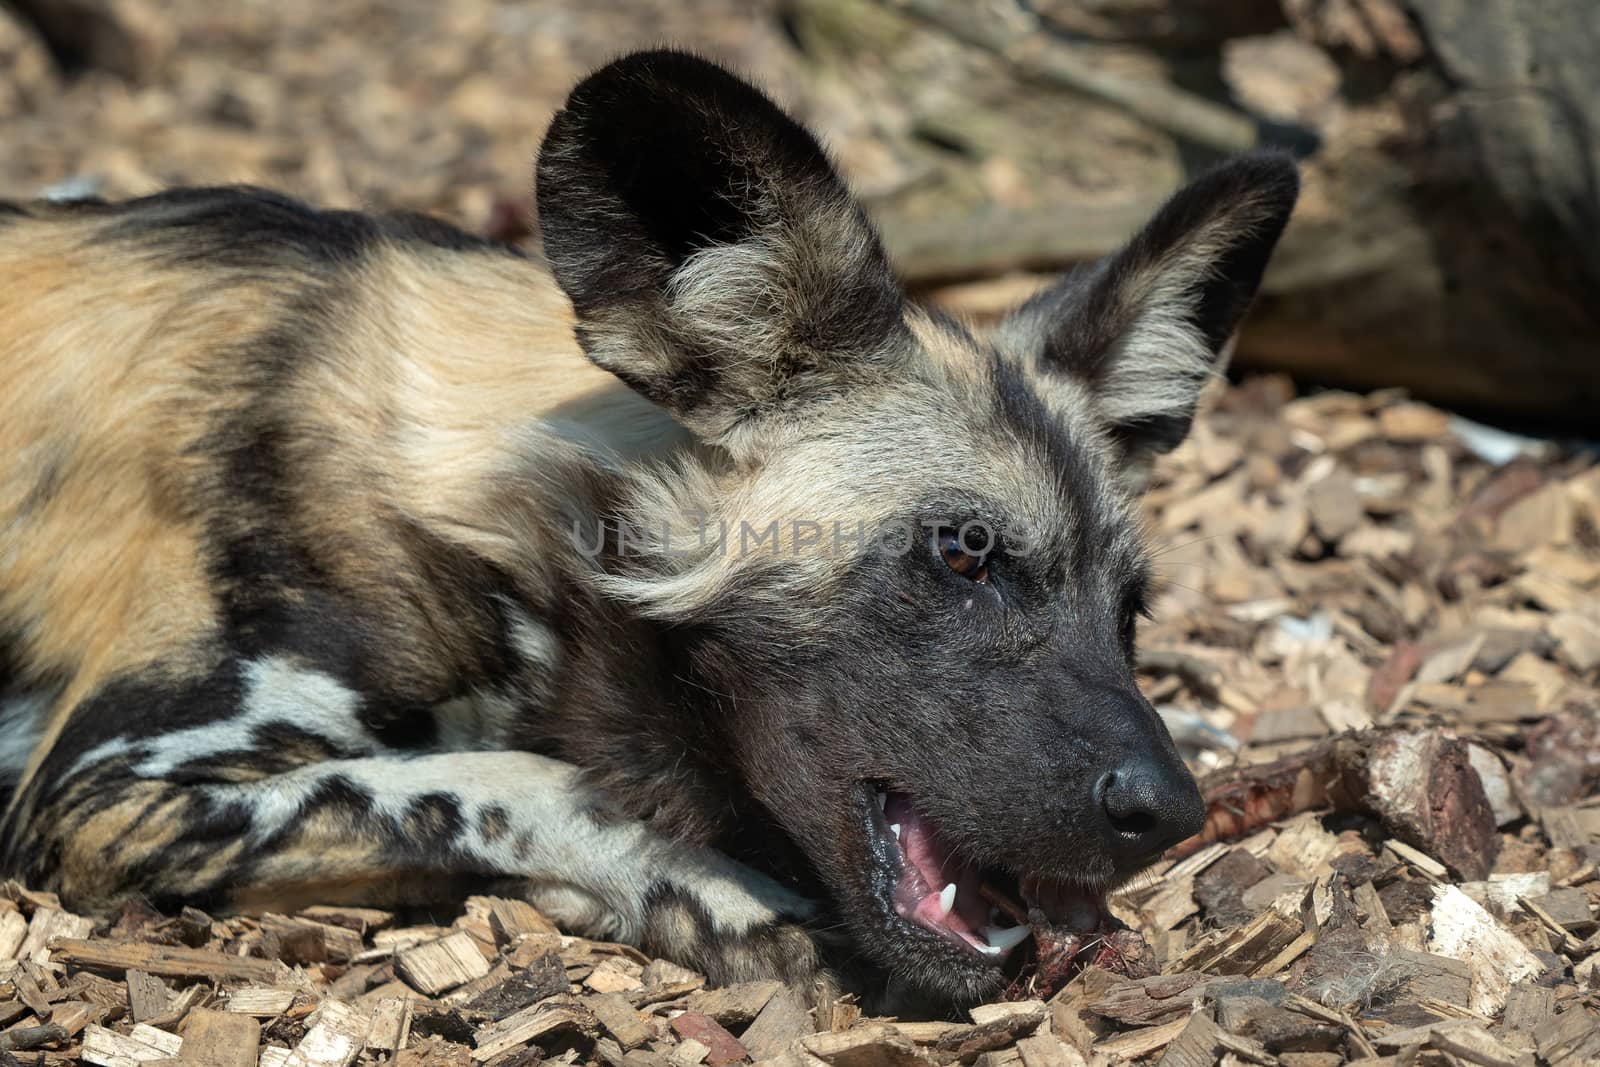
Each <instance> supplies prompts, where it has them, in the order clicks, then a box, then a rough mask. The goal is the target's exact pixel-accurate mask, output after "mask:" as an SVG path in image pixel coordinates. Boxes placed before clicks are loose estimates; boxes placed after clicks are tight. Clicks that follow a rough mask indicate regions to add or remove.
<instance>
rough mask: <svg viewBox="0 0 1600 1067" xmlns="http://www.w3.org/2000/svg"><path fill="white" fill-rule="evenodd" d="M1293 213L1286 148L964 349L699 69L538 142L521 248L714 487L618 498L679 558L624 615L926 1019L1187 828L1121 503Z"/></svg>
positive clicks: (873, 243)
mask: <svg viewBox="0 0 1600 1067" xmlns="http://www.w3.org/2000/svg"><path fill="white" fill-rule="evenodd" d="M1296 190H1297V180H1296V175H1295V169H1294V167H1293V165H1292V164H1291V163H1290V162H1289V161H1288V160H1286V159H1285V158H1283V157H1280V156H1277V155H1253V156H1247V157H1244V158H1242V159H1238V160H1236V161H1234V162H1232V163H1229V164H1226V165H1224V166H1222V167H1220V168H1218V169H1217V170H1215V171H1212V172H1211V173H1209V174H1207V175H1206V176H1204V177H1202V178H1200V179H1199V180H1198V181H1196V182H1195V183H1194V184H1192V185H1190V186H1189V187H1188V188H1186V189H1184V190H1183V191H1181V192H1179V193H1178V194H1177V195H1176V196H1175V197H1174V198H1173V199H1172V200H1171V201H1170V202H1169V203H1168V204H1167V205H1166V206H1165V207H1164V208H1162V210H1161V211H1160V212H1159V213H1158V214H1157V215H1156V217H1155V218H1154V219H1153V220H1152V221H1151V222H1150V224H1149V225H1148V226H1147V227H1146V228H1145V229H1144V230H1143V232H1141V233H1140V234H1139V235H1138V236H1137V237H1135V238H1134V239H1133V240H1132V241H1131V242H1130V243H1129V244H1128V246H1127V247H1126V248H1124V249H1122V250H1121V251H1120V252H1118V253H1116V254H1115V255H1113V256H1111V257H1109V258H1107V259H1106V260H1105V261H1103V262H1101V263H1099V264H1097V265H1095V266H1093V267H1092V268H1089V269H1086V270H1083V271H1081V272H1078V273H1076V274H1074V275H1072V276H1071V277H1069V278H1068V279H1066V280H1065V281H1063V282H1062V283H1061V284H1059V285H1058V286H1056V287H1055V288H1053V289H1051V290H1049V291H1047V292H1045V293H1043V294H1042V295H1040V296H1039V297H1037V298H1035V299H1033V300H1031V301H1029V302H1028V303H1027V304H1026V305H1025V306H1023V307H1022V308H1020V309H1019V310H1018V311H1016V312H1015V313H1014V314H1013V315H1011V316H1010V317H1009V318H1008V319H1007V320H1006V321H1005V322H1004V323H1003V324H1001V325H1000V326H999V327H998V328H997V329H995V330H993V331H988V332H982V333H979V332H975V331H973V330H970V329H968V328H965V327H963V326H962V325H960V324H959V323H956V322H953V321H950V320H949V319H947V318H945V317H942V316H940V315H938V314H936V313H933V312H930V311H926V310H923V309H921V308H918V307H916V306H913V305H911V304H909V303H908V302H907V301H906V299H905V297H904V296H903V294H902V292H901V290H900V288H899V286H898V285H897V283H896V282H895V280H894V278H893V276H892V274H891V272H890V269H889V266H888V263H887V261H886V258H885V255H884V252H883V250H882V248H881V247H880V245H879V242H878V239H877V236H876V234H875V233H874V231H873V229H872V226H871V225H870V224H869V222H868V221H867V218H866V216H865V215H864V214H863V212H862V210H861V208H860V206H859V205H858V204H857V203H856V201H855V200H854V199H853V198H852V197H851V195H850V193H849V192H848V191H847V190H846V188H845V187H844V185H843V184H842V182H841V181H840V179H839V177H838V176H837V175H836V174H835V173H834V171H833V169H832V167H831V166H830V165H829V162H828V159H827V156H826V155H825V154H824V152H823V151H822V150H821V148H819V146H818V144H817V142H816V141H815V139H813V138H812V136H811V135H809V134H808V133H807V132H806V131H805V130H803V129H802V128H801V127H800V126H799V125H797V124H796V123H795V122H794V121H792V120H791V119H790V118H788V117H787V116H785V115H784V114H783V113H782V112H781V111H780V110H779V109H778V108H777V107H776V106H775V105H773V104H772V103H771V102H770V101H769V100H768V99H767V98H766V97H764V96H763V95H761V94H760V93H759V92H757V91H756V90H755V89H752V88H751V87H750V86H748V85H746V84H744V83H743V82H741V81H739V80H738V79H736V78H734V77H733V76H731V75H729V74H728V73H726V72H725V71H723V70H721V69H719V68H717V67H715V66H713V65H711V64H709V63H706V62H704V61H701V60H698V59H695V58H693V57H690V56H686V55H682V54H678V53H672V52H651V53H644V54H638V55H633V56H629V57H627V58H624V59H622V60H619V61H617V62H616V63H613V64H612V65H610V66H608V67H606V68H604V69H602V70H601V71H599V72H598V73H596V74H595V75H593V76H591V77H590V78H589V79H588V80H586V81H584V82H583V83H582V84H580V85H579V86H578V87H577V88H576V89H575V90H574V91H573V93H572V96H571V99H570V100H569V102H568V104H567V107H566V109H565V110H564V111H562V112H561V113H560V114H559V115H558V116H557V117H556V119H555V121H554V123H553V125H552V127H551V129H550V133H549V135H548V138H547V140H546V141H545V145H544V148H543V151H542V154H541V156H540V160H539V174H538V191H539V209H540V214H541V224H542V228H543V232H544V241H545V249H546V253H547V255H548V257H549V259H550V261H551V263H552V265H553V267H554V270H555V274H556V277H557V279H558V280H559V281H560V283H561V285H562V286H563V287H564V288H565V290H566V291H567V293H568V295H569V296H570V297H571V299H572V301H573V304H574V305H575V307H576V309H577V316H578V323H579V327H578V328H579V336H580V338H581V340H582V343H583V345H584V347H585V349H586V351H587V352H588V353H589V355H590V357H591V358H592V359H594V360H595V362H597V363H599V364H600V365H601V366H603V367H605V368H607V369H609V370H611V371H613V372H615V373H616V374H617V375H618V376H619V377H620V378H622V379H623V380H624V381H626V382H628V383H629V384H630V385H631V386H633V387H634V388H635V389H637V390H639V391H640V392H642V393H643V394H644V395H646V396H648V397H650V398H651V399H652V400H654V401H656V402H658V403H659V404H661V405H663V406H664V407H666V408H667V409H668V410H670V411H671V412H672V413H673V414H674V415H675V416H676V417H677V418H678V419H679V421H681V422H682V423H683V424H684V425H685V426H687V427H688V428H689V429H690V430H691V431H693V432H694V433H695V434H696V435H698V436H699V437H700V438H701V439H702V440H703V441H705V442H706V443H707V444H709V445H712V446H714V447H713V449H712V450H713V451H714V452H717V453H720V454H721V455H722V456H723V457H725V459H726V462H725V463H723V464H720V465H716V466H711V465H705V464H696V465H692V466H687V467H681V468H678V469H675V470H674V471H672V472H670V473H668V474H663V475H660V476H657V477H653V478H643V479H641V482H640V485H639V489H638V493H637V497H636V500H635V508H636V512H637V516H636V517H637V519H638V526H639V527H640V528H641V529H646V530H649V531H651V532H652V533H653V534H654V536H655V537H656V538H657V539H658V540H659V538H660V533H661V531H662V529H663V527H665V528H667V529H669V530H671V531H673V543H672V544H671V545H670V549H671V550H670V551H667V550H665V546H661V545H659V544H658V545H656V551H654V552H653V553H647V554H645V555H643V556H640V555H639V552H640V549H638V548H637V547H636V548H635V550H634V557H633V558H632V559H631V560H623V561H621V566H622V569H621V570H620V571H619V572H618V573H617V574H615V575H613V576H612V577H611V579H610V584H611V588H612V591H613V592H614V593H615V594H616V595H618V596H622V597H626V598H628V599H630V600H631V601H633V602H634V603H635V604H636V605H637V606H638V608H639V610H641V611H643V612H644V613H646V614H648V615H650V616H653V617H655V618H658V619H662V620H665V621H667V622H670V623H672V624H673V629H674V632H675V633H678V634H681V635H683V637H684V640H685V643H686V647H687V648H688V649H689V650H690V655H691V656H692V658H693V668H694V671H695V672H696V678H695V684H696V685H697V686H699V687H702V688H703V689H704V690H705V691H707V692H710V693H713V694H715V695H716V696H715V699H714V703H715V705H716V706H719V707H720V708H721V709H722V714H724V715H725V716H726V724H725V729H726V740H727V744H728V746H729V750H730V751H731V752H732V753H733V757H732V759H733V762H734V763H735V765H736V766H737V768H738V772H739V774H740V775H741V776H742V779H743V783H744V786H745V788H747V789H748V790H749V792H750V793H751V794H752V795H753V796H754V797H756V798H757V799H758V800H759V801H760V802H761V804H762V805H763V806H764V808H765V809H766V811H767V812H768V813H770V817H771V819H772V821H773V823H774V824H775V825H776V827H777V828H778V829H779V831H781V835H782V836H783V838H784V839H785V840H786V841H789V842H792V843H793V845H794V846H795V847H796V848H797V849H798V851H799V852H800V853H801V854H802V855H803V857H804V862H805V863H806V864H807V865H809V868H810V873H812V874H814V876H815V877H816V878H817V880H818V881H819V882H820V884H821V885H822V886H824V887H825V889H826V891H827V893H828V894H829V896H830V897H831V898H832V900H833V902H834V904H835V906H836V908H837V912H838V916H839V919H840V920H841V921H842V922H844V923H846V924H848V928H849V930H850V931H851V933H852V935H853V938H854V940H855V942H856V943H857V945H858V946H859V948H860V950H861V951H862V952H863V954H864V955H865V956H866V957H867V958H868V959H870V960H871V961H872V962H873V963H875V964H877V965H879V966H883V967H887V968H891V969H893V970H894V971H895V972H896V973H899V974H901V975H904V976H907V977H909V978H910V979H911V981H912V982H914V983H915V984H916V985H918V986H920V987H922V988H923V989H925V990H927V991H929V992H931V993H933V994H935V995H938V996H943V997H949V998H953V999H969V998H973V997H977V996H982V995H985V994H988V993H992V992H994V991H995V990H996V989H997V988H998V987H999V986H1000V985H1001V984H1003V982H1004V981H1005V969H1006V967H1007V966H1008V965H1010V966H1012V967H1015V966H1016V960H1017V958H1019V957H1020V956H1021V955H1022V953H1019V952H1017V951H1014V950H1013V949H1014V946H1015V945H1016V944H1017V942H1018V941H1019V940H1021V939H1022V938H1023V933H1019V932H1017V931H1016V930H1015V929H1010V928H1012V927H1013V926H1014V921H1013V920H1012V919H1010V918H1007V917H1005V916H1004V914H1003V913H1002V912H997V911H996V910H995V907H994V901H995V900H996V899H1003V898H1007V897H1009V898H1012V899H1016V898H1017V897H1019V896H1020V897H1021V898H1022V900H1023V903H1024V905H1025V906H1026V905H1034V906H1037V907H1040V908H1042V909H1043V910H1044V911H1045V912H1047V913H1048V914H1049V917H1050V918H1051V920H1052V921H1053V922H1055V923H1061V924H1069V925H1070V924H1080V925H1085V926H1092V925H1093V924H1095V923H1096V922H1097V921H1098V920H1099V918H1100V911H1101V909H1100V903H1101V896H1102V894H1103V893H1104V891H1105V890H1106V889H1107V888H1108V887H1111V886H1113V885H1115V884H1116V883H1117V882H1118V881H1119V880H1122V879H1125V878H1126V877H1127V876H1129V875H1130V874H1131V873H1133V872H1134V871H1136V870H1137V869H1139V868H1140V867H1141V866H1143V865H1145V864H1147V863H1148V862H1149V861H1151V860H1152V859H1153V858H1154V857H1155V856H1156V855H1157V854H1158V853H1159V852H1160V851H1161V850H1162V849H1163V848H1165V847H1166V846H1168V845H1170V844H1172V843H1173V842H1175V841H1177V840H1179V839H1181V838H1183V837H1186V836H1188V835H1189V834H1191V833H1193V832H1194V831H1196V830H1197V829H1198V828H1199V825H1200V820H1201V815H1202V813H1201V805H1200V798H1199V795H1198V792H1197V790H1196V788H1195V784H1194V781H1193V779H1192V778H1191V777H1190V775H1189V773H1188V772H1187V771H1186V770H1185V768H1184V766H1183V764H1182V762H1181V760H1180V759H1179V758H1178V755H1177V753H1176V751H1175V750H1174V748H1173V745H1172V742H1171V740H1170V738H1169V737H1168V736H1167V733H1166V731H1165V729H1164V728H1163V726H1162V724H1161V722H1160V720H1159V719H1158V718H1157V717H1156V715H1155V713H1154V711H1153V710H1152V709H1151V707H1150V705H1149V704H1148V703H1147V702H1146V701H1145V700H1144V699H1143V697H1142V696H1141V695H1140V693H1139V690H1138V689H1137V688H1136V687H1135V684H1134V680H1133V672H1132V655H1133V648H1132V645H1133V637H1134V627H1135V620H1136V619H1137V617H1138V616H1139V614H1140V613H1141V611H1142V610H1143V608H1144V603H1145V595H1146V586H1147V583H1148V581H1149V564H1148V562H1147V560H1146V555H1145V549H1144V546H1143V543H1142V539H1141V532H1140V526H1139V522H1138V519H1137V517H1136V511H1135V508H1134V503H1133V496H1134V494H1135V493H1136V492H1137V490H1138V488H1139V486H1140V485H1141V484H1142V482H1143V479H1144V472H1145V471H1146V470H1147V468H1148V464H1149V462H1150V460H1151V458H1152V457H1153V456H1154V455H1156V454H1158V453H1161V452H1164V451H1167V450H1169V449H1171V448H1172V447H1174V446H1175V445H1176V444H1178V442H1179V441H1180V440H1182V438H1183V437H1184V435H1185V434H1186V433H1187V431H1188V427H1189V424H1190V421H1191V419H1192V418H1193V415H1194V411H1195V405H1196V401H1197V397H1198V394H1199V391H1200V389H1201V386H1202V385H1203V383H1204V382H1205V381H1206V379H1207V377H1208V376H1209V375H1210V374H1212V373H1213V368H1214V364H1215V361H1216V357H1217V353H1218V350H1219V349H1220V348H1221V346H1222V345H1223V344H1224V342H1225V341H1226V340H1227V339H1228V337H1229V336H1230V334H1231V333H1232V331H1233V329H1234V327H1235V325H1236V324H1237V323H1238V321H1239V319H1240V317H1241V316H1242V315H1243V313H1244V311H1245V309H1246V307H1247V305H1248V304H1249V302H1250V300H1251V298H1252V297H1253V295H1254V293H1255V290H1256V288H1257V286H1258V284H1259V282H1260V280H1261V275H1262V271H1263V269H1264V268H1265V266H1266V263H1267V259H1268V256H1269V255H1270V254H1271V251H1272V248H1273V245H1274V244H1275V243H1276V241H1277V239H1278V236H1279V234H1280V232H1281V231H1282V229H1283V226H1284V223H1285V221H1286V220H1287V218H1288V215H1289V212H1290V209H1291V208H1292V206H1293V204H1294V200H1295V195H1296ZM703 531H709V533H710V536H706V535H705V533H704V532H703ZM702 541H703V542H705V543H704V544H702V543H701V542H702ZM719 541H720V543H719ZM685 549H687V551H685ZM712 702H713V701H712V700H711V698H708V703H712ZM719 755H721V754H719ZM761 845H762V843H754V844H753V845H752V847H750V848H748V849H746V850H744V851H747V852H752V853H759V852H761V851H762V848H761ZM1024 933H1025V931H1024Z"/></svg>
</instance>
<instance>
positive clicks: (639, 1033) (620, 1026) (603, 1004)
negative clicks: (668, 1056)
mask: <svg viewBox="0 0 1600 1067" xmlns="http://www.w3.org/2000/svg"><path fill="white" fill-rule="evenodd" d="M583 1003H584V1004H585V1005H586V1006H587V1007H588V1008H589V1010H590V1011H592V1012H594V1016H595V1018H596V1019H598V1020H599V1021H600V1025H601V1026H602V1027H604V1028H605V1030H606V1032H607V1033H609V1034H610V1035H611V1036H612V1037H614V1038H616V1040H617V1044H618V1045H619V1046H620V1047H621V1048H622V1050H623V1051H624V1052H626V1051H628V1050H629V1049H635V1048H638V1047H639V1046H640V1045H642V1044H644V1043H645V1042H646V1041H649V1040H650V1039H651V1038H652V1037H653V1036H655V1030H654V1028H653V1027H651V1026H650V1024H649V1023H648V1022H646V1021H645V1017H644V1016H643V1015H641V1014H640V1013H639V1011H638V1009H636V1008H635V1007H634V1006H633V1005H632V1004H629V1003H628V1002H627V1001H626V1000H624V999H622V998H621V997H619V996H617V995H616V994H615V993H597V994H595V995H593V996H588V997H584V998H583Z"/></svg>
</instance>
